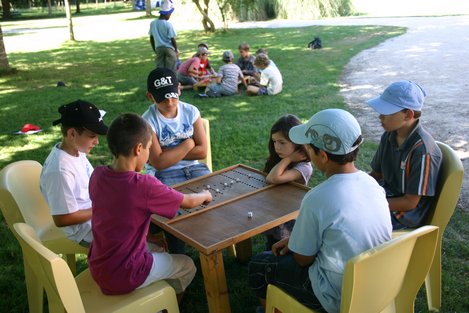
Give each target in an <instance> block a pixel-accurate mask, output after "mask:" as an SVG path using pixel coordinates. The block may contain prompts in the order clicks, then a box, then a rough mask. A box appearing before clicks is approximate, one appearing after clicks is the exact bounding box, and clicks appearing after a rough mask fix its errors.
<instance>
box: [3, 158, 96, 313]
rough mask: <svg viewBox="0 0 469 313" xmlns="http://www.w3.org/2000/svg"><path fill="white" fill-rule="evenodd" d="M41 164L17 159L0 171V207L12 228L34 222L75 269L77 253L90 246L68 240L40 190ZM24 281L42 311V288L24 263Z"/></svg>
mask: <svg viewBox="0 0 469 313" xmlns="http://www.w3.org/2000/svg"><path fill="white" fill-rule="evenodd" d="M41 170H42V165H41V164H39V163H38V162H36V161H18V162H14V163H11V164H9V165H7V166H6V167H4V168H3V169H2V170H1V171H0V209H1V210H2V214H3V216H4V218H5V220H6V222H7V224H8V227H9V228H10V230H11V231H12V232H13V234H15V232H14V231H13V224H14V223H18V222H24V223H27V224H29V225H31V226H32V227H33V228H34V230H35V231H36V233H37V234H38V236H39V238H40V239H41V241H42V242H43V244H44V245H45V246H47V247H48V248H49V249H51V250H52V251H54V252H55V253H60V254H63V257H64V259H66V260H67V263H68V265H69V267H70V269H71V271H72V273H75V272H76V260H75V254H76V253H84V254H87V253H88V249H87V248H85V247H82V246H80V245H79V244H77V243H75V242H73V241H71V240H69V239H68V238H67V237H66V236H65V234H64V233H63V231H62V230H61V229H59V228H58V227H56V226H55V224H54V221H53V219H52V216H51V214H50V210H49V206H48V205H47V202H46V201H45V199H44V197H43V196H42V194H41V191H40V188H39V178H40V174H41ZM24 270H25V281H26V288H27V293H28V304H29V311H30V312H33V313H41V312H42V302H43V300H42V299H43V288H42V286H41V285H40V283H39V282H38V281H37V280H36V279H34V277H33V276H31V273H30V270H29V269H28V267H27V266H26V264H25V269H24Z"/></svg>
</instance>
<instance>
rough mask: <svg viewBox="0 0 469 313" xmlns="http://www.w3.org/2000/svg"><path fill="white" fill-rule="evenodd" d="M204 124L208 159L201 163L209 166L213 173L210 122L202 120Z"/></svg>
mask: <svg viewBox="0 0 469 313" xmlns="http://www.w3.org/2000/svg"><path fill="white" fill-rule="evenodd" d="M202 122H203V123H204V130H205V138H206V139H207V157H206V158H205V159H202V160H200V162H202V163H205V164H207V167H208V169H209V170H210V172H212V147H211V143H210V122H209V120H207V119H205V118H202Z"/></svg>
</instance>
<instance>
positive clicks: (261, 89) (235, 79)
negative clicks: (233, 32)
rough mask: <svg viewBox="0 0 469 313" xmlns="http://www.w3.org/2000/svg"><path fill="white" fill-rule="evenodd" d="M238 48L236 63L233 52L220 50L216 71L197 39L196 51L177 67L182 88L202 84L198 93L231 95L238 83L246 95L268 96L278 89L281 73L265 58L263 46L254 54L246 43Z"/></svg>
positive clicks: (280, 88)
mask: <svg viewBox="0 0 469 313" xmlns="http://www.w3.org/2000/svg"><path fill="white" fill-rule="evenodd" d="M238 50H239V54H240V57H239V59H238V60H237V62H236V63H235V62H234V55H233V52H232V51H231V50H226V51H224V52H223V54H222V56H221V59H222V62H223V63H224V64H223V65H222V66H221V67H220V68H219V70H218V72H216V71H215V69H214V68H213V67H212V66H211V65H210V62H209V60H208V56H209V54H210V51H209V50H208V45H207V44H206V43H200V44H199V46H198V47H197V52H196V53H195V54H194V55H193V56H192V57H191V58H190V59H188V60H186V61H184V62H182V63H181V65H179V67H177V77H178V79H179V82H180V83H181V85H182V89H193V88H194V89H198V88H205V92H204V93H201V94H199V96H200V97H220V96H232V95H235V94H237V93H239V88H238V87H239V85H242V86H243V87H244V89H245V90H246V94H247V95H249V96H256V95H271V96H272V95H276V94H278V93H280V92H281V91H282V87H283V79H282V74H281V73H280V71H279V70H278V68H277V66H276V65H275V63H274V62H273V61H272V60H270V59H269V56H268V54H267V50H266V49H264V48H261V49H259V50H258V51H257V52H256V55H255V56H254V55H252V54H251V53H250V46H249V44H247V43H245V42H243V43H242V44H240V45H239V47H238Z"/></svg>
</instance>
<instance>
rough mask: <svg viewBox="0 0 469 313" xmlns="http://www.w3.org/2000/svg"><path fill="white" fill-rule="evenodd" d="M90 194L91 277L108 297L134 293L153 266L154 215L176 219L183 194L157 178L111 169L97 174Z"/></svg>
mask: <svg viewBox="0 0 469 313" xmlns="http://www.w3.org/2000/svg"><path fill="white" fill-rule="evenodd" d="M89 190H90V198H91V201H92V203H93V206H92V210H93V216H92V218H91V225H92V231H93V242H92V244H91V248H90V251H89V255H88V263H89V268H90V271H91V275H92V276H93V278H94V280H95V281H96V282H97V283H98V285H99V286H100V287H101V290H102V291H103V293H104V294H109V295H113V294H125V293H129V292H131V291H132V290H134V289H136V288H137V287H139V286H140V285H141V284H142V283H143V282H144V281H145V280H146V278H147V277H148V275H149V273H150V270H151V266H152V263H153V256H152V255H151V253H150V252H149V251H148V250H147V245H146V236H147V233H148V227H149V225H150V215H151V214H154V213H156V214H158V215H161V216H164V217H168V218H172V217H174V215H175V214H176V212H177V210H178V208H179V206H180V204H181V203H182V200H183V194H182V193H180V192H178V191H176V190H174V189H172V188H170V187H168V186H166V185H164V184H163V183H161V182H160V181H159V180H158V179H156V178H155V177H153V176H150V175H141V174H139V173H136V172H115V171H113V170H112V169H111V168H109V167H105V166H101V167H98V168H96V169H95V170H94V172H93V174H92V176H91V178H90V184H89Z"/></svg>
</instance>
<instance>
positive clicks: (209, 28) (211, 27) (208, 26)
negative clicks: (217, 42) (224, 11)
mask: <svg viewBox="0 0 469 313" xmlns="http://www.w3.org/2000/svg"><path fill="white" fill-rule="evenodd" d="M192 1H194V3H195V5H196V6H197V9H198V10H199V12H200V14H202V17H203V18H202V25H203V26H204V29H205V31H206V32H214V31H215V24H214V23H213V21H212V20H211V19H210V17H209V16H208V2H209V0H204V3H205V5H206V7H205V8H202V6H201V5H200V0H192Z"/></svg>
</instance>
